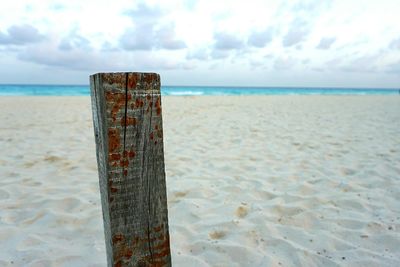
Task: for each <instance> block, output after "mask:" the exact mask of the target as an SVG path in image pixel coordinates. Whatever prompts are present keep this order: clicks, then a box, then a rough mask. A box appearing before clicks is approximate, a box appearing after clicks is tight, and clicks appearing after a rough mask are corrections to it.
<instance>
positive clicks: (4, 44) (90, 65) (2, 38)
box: [0, 0, 400, 88]
mask: <svg viewBox="0 0 400 267" xmlns="http://www.w3.org/2000/svg"><path fill="white" fill-rule="evenodd" d="M1 5H2V7H1V9H0V62H1V64H0V83H40V84H88V75H90V74H92V73H95V72H104V71H154V72H158V73H160V74H161V77H162V82H163V84H164V85H231V86H232V85H233V86H235V85H236V86H243V85H248V86H327V87H395V88H399V87H400V26H399V25H400V24H399V16H400V15H399V14H400V0H379V1H378V0H371V1H369V0H336V1H335V0H310V1H308V0H301V1H294V0H293V1H285V0H246V1H244V0H237V1H236V0H226V1H220V0H219V1H217V0H197V1H196V0H168V1H165V0H164V1H163V0H153V1H133V0H113V1H110V0H85V1H82V0H40V1H38V0H13V1H2V4H1Z"/></svg>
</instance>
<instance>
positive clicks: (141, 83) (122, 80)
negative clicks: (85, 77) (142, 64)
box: [91, 72, 160, 91]
mask: <svg viewBox="0 0 400 267" xmlns="http://www.w3.org/2000/svg"><path fill="white" fill-rule="evenodd" d="M91 77H93V78H95V79H96V78H98V79H101V83H102V85H103V86H106V87H107V86H112V87H114V86H115V87H118V86H120V87H124V88H125V87H126V88H127V89H128V90H139V91H141V90H143V91H160V75H159V74H157V73H152V72H110V73H96V74H93V75H91Z"/></svg>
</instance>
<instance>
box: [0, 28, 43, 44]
mask: <svg viewBox="0 0 400 267" xmlns="http://www.w3.org/2000/svg"><path fill="white" fill-rule="evenodd" d="M44 38H45V37H44V35H42V34H40V33H39V31H38V30H37V29H36V28H35V27H33V26H31V25H27V24H24V25H13V26H11V27H9V28H8V29H7V33H2V32H0V45H2V44H3V45H25V44H30V43H36V42H40V41H42V40H43V39H44Z"/></svg>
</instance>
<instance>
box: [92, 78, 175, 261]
mask: <svg viewBox="0 0 400 267" xmlns="http://www.w3.org/2000/svg"><path fill="white" fill-rule="evenodd" d="M90 88H91V99H92V111H93V123H94V132H95V139H96V149H97V164H98V171H99V179H100V193H101V203H102V209H103V220H104V233H105V241H106V249H107V262H108V266H115V267H117V266H171V255H170V247H169V233H168V210H167V196H166V184H165V169H164V150H163V128H162V118H161V93H160V76H159V75H158V74H156V73H98V74H94V75H92V76H90Z"/></svg>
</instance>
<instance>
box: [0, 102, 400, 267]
mask: <svg viewBox="0 0 400 267" xmlns="http://www.w3.org/2000/svg"><path fill="white" fill-rule="evenodd" d="M163 106H164V109H163V116H164V136H165V153H166V155H165V156H166V170H167V187H168V201H169V203H168V205H169V222H170V234H171V247H172V260H173V264H174V265H175V266H400V97H398V96H386V97H385V96H357V97H352V96H337V97H334V96H252V97H165V98H163ZM0 122H1V124H0V148H1V150H0V178H1V179H0V266H105V263H106V259H105V245H104V235H103V225H102V215H101V207H100V199H99V198H100V195H99V188H98V177H97V170H96V158H95V148H94V137H93V129H92V121H91V110H90V99H89V97H1V98H0Z"/></svg>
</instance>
